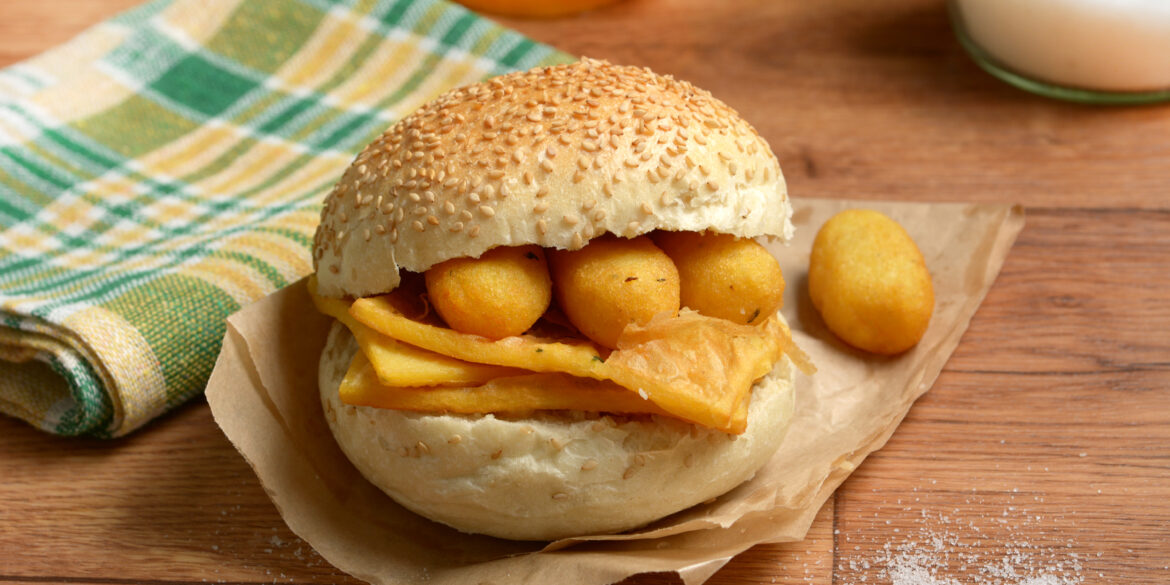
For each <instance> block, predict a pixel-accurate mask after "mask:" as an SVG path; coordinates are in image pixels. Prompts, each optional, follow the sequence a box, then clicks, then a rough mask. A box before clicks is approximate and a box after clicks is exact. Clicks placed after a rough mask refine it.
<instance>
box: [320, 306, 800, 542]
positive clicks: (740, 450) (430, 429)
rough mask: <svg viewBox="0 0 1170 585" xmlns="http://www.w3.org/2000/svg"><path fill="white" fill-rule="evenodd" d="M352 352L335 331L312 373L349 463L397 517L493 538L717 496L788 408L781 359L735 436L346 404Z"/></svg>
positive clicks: (547, 535)
mask: <svg viewBox="0 0 1170 585" xmlns="http://www.w3.org/2000/svg"><path fill="white" fill-rule="evenodd" d="M356 351H358V347H357V343H356V342H355V341H354V340H353V337H352V336H351V335H350V333H349V331H348V330H347V329H346V328H345V327H344V326H343V325H340V324H337V323H335V324H334V325H333V330H332V331H331V332H330V334H329V339H328V341H327V343H326V347H325V350H324V351H323V352H322V354H321V364H320V369H319V374H318V382H319V385H320V389H321V401H322V405H323V407H324V409H325V416H326V419H327V420H328V421H329V426H330V428H331V429H332V430H333V435H334V436H335V437H336V438H337V442H338V444H339V445H340V446H341V448H342V450H343V451H344V452H345V454H346V455H347V456H348V457H349V459H350V461H352V462H353V464H354V465H355V466H356V467H357V468H358V470H359V471H361V473H362V475H364V476H365V477H366V478H367V479H368V480H369V481H370V482H372V483H373V484H375V485H376V486H378V487H379V488H381V489H382V490H383V491H385V492H386V493H387V494H389V495H390V496H391V497H392V498H394V499H395V500H396V501H397V502H399V503H400V504H402V505H403V506H405V507H406V508H408V509H410V510H412V511H414V512H416V513H418V514H420V515H422V516H426V517H428V518H430V519H432V520H436V521H438V522H442V523H444V524H447V525H449V526H452V527H454V528H456V529H458V530H462V531H465V532H474V533H481V534H488V535H492V536H497V537H501V538H511V539H518V540H551V539H556V538H563V537H569V536H580V535H585V534H604V533H611V532H620V531H624V530H628V529H632V528H636V527H638V526H642V525H644V524H647V523H649V522H652V521H654V520H657V519H659V518H662V517H664V516H667V515H669V514H672V513H674V512H677V511H680V510H683V509H686V508H689V507H691V506H693V505H695V504H698V503H701V502H703V501H706V500H708V499H710V498H713V497H715V496H718V495H720V494H723V493H725V492H727V491H728V490H730V489H732V488H733V487H735V486H737V485H739V484H740V483H742V482H743V481H745V480H747V479H748V478H750V477H752V475H754V474H755V472H756V471H757V470H758V469H759V468H760V467H762V466H763V465H764V463H766V462H767V461H768V459H769V458H770V457H771V456H772V453H773V452H774V451H775V450H776V448H777V447H778V446H779V444H780V441H781V440H782V439H783V436H784V433H785V431H786V429H787V428H788V423H789V420H790V419H791V416H792V410H793V382H792V376H793V366H792V363H791V362H790V361H788V359H787V358H784V359H782V360H781V361H780V363H778V364H777V365H776V368H775V369H774V370H773V371H772V373H771V374H769V375H768V376H766V377H764V378H763V379H761V380H760V381H758V382H757V383H756V385H755V387H754V389H753V391H752V402H751V407H750V410H749V418H748V425H747V432H746V433H744V434H742V435H727V434H724V433H722V432H719V431H713V430H710V429H704V428H701V427H697V426H695V425H691V424H686V423H683V422H681V421H677V420H673V419H668V418H661V417H651V416H646V417H623V416H609V415H596V414H594V415H586V414H585V413H572V412H552V413H540V414H535V415H532V416H528V417H524V418H515V419H510V418H504V417H497V416H494V415H490V414H488V415H453V414H452V415H444V414H420V413H412V412H403V411H397V410H387V409H380V408H372V407H365V406H350V405H347V404H343V403H342V402H341V400H340V398H339V394H338V387H339V385H340V384H341V380H342V379H343V378H344V377H345V372H346V369H347V368H348V367H349V363H350V360H351V359H352V357H353V355H354V352H356Z"/></svg>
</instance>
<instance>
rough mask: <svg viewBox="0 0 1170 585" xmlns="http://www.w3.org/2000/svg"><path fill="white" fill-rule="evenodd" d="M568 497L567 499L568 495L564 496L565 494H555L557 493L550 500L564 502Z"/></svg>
mask: <svg viewBox="0 0 1170 585" xmlns="http://www.w3.org/2000/svg"><path fill="white" fill-rule="evenodd" d="M568 497H569V494H566V493H565V492H557V493H555V494H553V495H552V499H554V500H564V499H567V498H568Z"/></svg>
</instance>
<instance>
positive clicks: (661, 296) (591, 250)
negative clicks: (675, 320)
mask: <svg viewBox="0 0 1170 585" xmlns="http://www.w3.org/2000/svg"><path fill="white" fill-rule="evenodd" d="M549 266H550V268H551V272H552V278H553V287H554V291H555V294H556V298H557V303H558V304H559V305H560V308H561V311H563V312H564V313H565V316H566V317H568V318H569V321H570V322H571V323H572V324H573V326H575V327H576V328H577V329H578V330H580V331H581V333H582V334H584V335H585V336H586V337H588V338H589V339H592V340H593V341H596V342H597V343H599V344H601V345H603V346H605V347H609V348H616V347H617V341H618V337H619V336H620V335H621V333H622V330H623V329H625V328H626V326H627V325H630V324H639V325H640V324H645V323H646V322H648V321H649V320H650V318H651V317H653V316H654V315H656V314H658V313H663V312H669V313H671V314H675V313H677V312H678V309H679V276H678V270H677V269H675V267H674V262H671V260H670V257H668V256H667V255H666V254H665V253H664V252H663V251H662V250H660V249H658V247H657V246H655V245H654V243H653V242H651V241H650V239H649V238H647V237H645V236H642V237H638V238H634V239H624V238H617V237H612V236H605V237H601V238H597V239H594V240H592V241H591V242H589V244H588V245H586V246H585V247H584V248H581V249H580V250H574V251H562V250H551V251H550V252H549Z"/></svg>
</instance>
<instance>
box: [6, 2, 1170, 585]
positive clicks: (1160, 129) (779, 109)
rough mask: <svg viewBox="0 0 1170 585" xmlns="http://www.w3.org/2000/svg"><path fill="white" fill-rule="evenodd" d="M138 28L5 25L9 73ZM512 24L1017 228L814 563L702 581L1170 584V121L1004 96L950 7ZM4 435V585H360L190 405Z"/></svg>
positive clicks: (102, 12)
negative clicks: (1007, 211) (100, 431)
mask: <svg viewBox="0 0 1170 585" xmlns="http://www.w3.org/2000/svg"><path fill="white" fill-rule="evenodd" d="M133 4H135V1H134V0H57V1H53V2H46V1H44V0H5V1H4V2H3V3H0V66H3V65H7V64H11V63H14V62H16V61H19V60H21V59H24V58H27V57H29V56H32V55H34V54H36V53H37V52H39V51H42V50H44V49H46V48H48V47H50V46H53V45H55V44H58V43H60V42H63V41H65V40H67V39H69V38H70V37H72V36H73V35H75V34H76V33H78V32H80V31H81V30H82V29H83V28H84V27H86V26H88V25H90V24H92V23H94V22H97V21H98V20H100V19H102V18H105V17H108V16H110V15H112V14H114V13H116V12H118V11H120V10H122V9H125V8H127V7H129V6H131V5H133ZM500 20H501V22H503V23H504V24H506V25H508V26H511V27H514V28H516V29H518V30H520V31H521V32H524V33H525V34H528V35H530V36H532V37H534V38H536V39H538V40H541V41H546V42H549V43H551V44H554V45H556V46H558V47H560V48H562V49H564V50H566V51H568V52H571V53H575V54H584V55H589V56H594V57H602V58H607V59H610V60H612V61H615V62H621V63H632V64H639V65H647V66H649V67H651V68H653V69H655V70H657V71H659V72H662V73H671V74H674V75H676V76H678V77H681V78H685V79H688V80H690V81H692V82H694V83H696V84H697V85H699V86H702V87H705V88H707V89H709V90H711V91H712V92H713V93H715V95H717V96H718V97H720V98H722V99H723V100H724V101H726V102H728V103H729V104H731V105H732V106H733V107H735V108H736V109H738V110H739V111H740V113H741V114H742V115H743V116H744V117H745V118H746V119H748V120H749V121H751V122H752V123H753V124H754V125H755V126H756V127H757V128H758V129H759V131H760V132H761V133H762V134H763V135H764V136H765V137H766V138H767V139H768V140H769V141H770V142H771V144H772V145H773V148H774V150H775V152H776V154H777V156H778V157H779V158H780V161H781V164H782V166H783V168H784V171H785V175H786V176H787V178H788V182H789V189H790V192H791V193H792V194H793V195H794V196H795V197H802V196H804V197H841V198H853V199H872V200H914V201H985V202H1012V203H1020V204H1023V205H1024V206H1025V207H1026V210H1027V226H1026V227H1025V229H1024V231H1023V233H1022V234H1021V236H1020V239H1019V240H1018V242H1017V244H1016V246H1015V247H1014V248H1013V249H1012V251H1011V253H1010V255H1009V257H1008V259H1007V262H1006V264H1005V266H1004V269H1003V272H1002V274H1001V275H1000V277H999V280H998V281H997V283H996V285H995V286H994V287H993V288H992V290H991V293H990V294H989V296H988V297H987V299H986V301H985V302H984V304H983V306H982V307H981V309H980V310H979V312H978V313H977V314H976V316H975V319H974V320H973V322H972V323H971V328H970V329H969V331H968V333H967V334H966V336H965V337H964V339H963V342H962V343H961V344H960V346H959V348H958V350H957V351H956V353H955V354H954V356H953V358H952V359H951V361H950V362H949V363H948V366H947V368H946V369H945V370H944V371H943V373H942V375H941V376H940V378H939V379H938V381H937V382H936V384H935V385H934V387H933V388H932V389H931V390H930V392H928V393H927V394H926V395H925V397H923V398H922V399H921V400H920V401H919V402H918V404H916V405H915V407H914V409H913V410H912V411H911V413H910V415H909V416H908V417H907V418H906V420H905V421H904V422H903V424H902V426H901V427H900V428H899V430H898V432H897V433H895V435H894V437H893V438H892V439H891V440H890V442H889V443H888V444H887V445H886V447H885V448H884V449H882V450H881V451H879V452H877V453H876V454H874V455H873V456H871V457H870V458H869V459H868V460H867V461H866V462H865V463H864V464H863V465H862V466H861V467H860V468H859V469H858V470H857V471H856V472H855V474H854V475H853V476H852V477H851V478H850V479H849V480H848V481H847V482H846V483H845V484H844V486H843V487H842V488H841V489H840V490H839V491H838V492H837V494H836V496H835V497H834V499H833V500H831V501H830V502H829V504H828V505H827V506H826V507H825V509H824V510H822V512H821V514H820V516H819V517H818V519H817V522H816V523H815V524H814V527H813V530H812V532H811V533H810V535H809V539H808V540H807V541H805V542H801V543H795V544H787V545H763V546H758V547H756V548H753V549H751V550H749V551H747V552H746V553H744V554H742V555H740V556H739V557H736V558H735V559H734V560H732V561H731V562H730V563H729V564H728V565H727V566H726V567H724V568H723V569H722V570H721V571H719V572H718V573H716V574H715V575H714V576H713V577H712V578H711V580H710V581H709V583H711V584H713V585H720V584H721V585H742V584H747V583H784V584H805V583H808V584H818V585H819V584H825V585H827V584H857V585H860V584H866V585H869V584H882V583H893V584H897V585H911V584H914V585H917V584H922V583H937V584H940V585H942V584H946V585H951V584H952V583H961V584H968V583H987V584H1004V585H1071V584H1079V583H1086V584H1088V583H1094V584H1095V583H1110V584H1115V583H1117V584H1147V583H1164V582H1167V581H1170V302H1167V297H1168V295H1167V294H1166V292H1165V291H1166V290H1167V289H1168V288H1170V105H1163V106H1147V107H1128V108H1102V107H1086V106H1078V105H1072V104H1065V103H1059V102H1054V101H1049V100H1046V99H1042V98H1039V97H1035V96H1031V95H1028V94H1025V93H1022V92H1020V91H1017V90H1015V89H1013V88H1010V87H1008V86H1006V85H1004V84H1002V83H1000V82H998V81H996V80H994V79H993V78H991V77H990V76H988V75H986V74H984V73H983V72H981V71H980V70H979V69H978V68H977V67H976V66H975V65H974V64H973V63H972V62H971V61H970V60H969V59H968V58H967V57H966V55H965V54H964V53H963V52H962V50H961V49H960V48H959V46H958V44H957V43H956V41H955V40H954V37H953V35H952V33H951V30H950V26H949V23H948V20H947V17H946V11H945V7H944V4H943V2H941V1H939V0H888V1H885V2H866V1H862V0H825V1H822V2H764V1H754V2H753V1H748V0H737V1H727V2H709V1H703V0H627V1H626V2H623V3H619V4H617V5H614V6H611V7H609V8H606V9H602V10H598V11H595V12H591V13H587V14H582V15H578V16H575V17H570V18H563V19H558V20H551V21H541V20H518V19H500ZM0 437H2V439H0V478H2V480H0V583H29V582H35V583H108V584H119V583H138V582H145V583H202V582H228V583H249V584H250V583H346V582H353V580H352V579H350V578H348V577H346V576H345V575H342V574H339V573H338V572H337V571H336V570H335V569H333V568H332V567H331V566H330V565H329V564H328V563H326V562H325V561H323V560H322V559H321V558H320V557H319V556H317V555H316V553H315V552H314V551H313V550H312V549H311V548H310V547H309V546H308V545H306V544H305V543H304V542H302V541H300V540H299V539H298V538H297V537H296V536H294V535H293V534H292V533H290V532H289V530H288V529H287V528H286V527H285V525H284V523H283V522H282V521H281V519H280V516H279V515H278V513H277V511H276V510H275V508H274V507H273V506H272V504H271V503H270V501H269V500H268V498H267V496H266V495H265V494H264V491H263V489H262V488H261V487H260V486H259V485H258V484H257V482H256V479H255V477H254V475H253V474H252V472H251V471H250V469H249V468H248V466H247V464H246V463H245V462H244V461H243V460H242V459H241V458H240V457H239V456H238V455H237V454H236V452H235V450H234V449H233V448H232V446H231V445H230V444H229V443H228V442H227V440H226V439H225V438H224V437H223V435H222V434H221V433H220V431H219V429H218V428H217V427H216V425H215V423H214V422H213V421H212V419H211V416H210V413H209V411H208V408H207V405H206V403H205V402H204V401H202V400H195V401H193V402H192V403H190V404H188V405H186V406H184V407H183V408H181V409H179V410H178V411H177V412H174V413H172V414H170V415H168V416H166V417H164V418H162V419H160V420H158V421H156V422H154V423H152V424H151V425H149V426H148V427H147V428H145V429H144V430H142V431H141V432H138V433H136V434H134V435H132V436H130V437H127V438H125V439H120V440H117V441H97V440H75V439H60V438H55V437H51V436H47V435H44V434H41V433H39V432H38V431H35V430H33V429H31V428H29V427H27V426H26V425H24V424H23V423H20V422H18V421H16V420H14V419H8V418H0ZM676 581H677V579H674V578H673V577H670V576H665V575H649V576H643V577H637V578H634V579H631V580H629V583H632V584H634V583H637V584H643V583H646V584H648V583H672V582H676Z"/></svg>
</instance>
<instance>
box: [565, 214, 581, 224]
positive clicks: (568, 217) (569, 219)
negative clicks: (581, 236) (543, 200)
mask: <svg viewBox="0 0 1170 585" xmlns="http://www.w3.org/2000/svg"><path fill="white" fill-rule="evenodd" d="M561 219H562V220H563V221H564V222H565V225H577V224H578V223H579V222H580V221H581V218H580V217H577V214H575V213H566V214H565V215H564V217H562V218H561Z"/></svg>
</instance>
